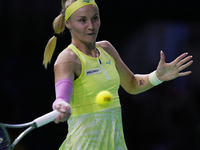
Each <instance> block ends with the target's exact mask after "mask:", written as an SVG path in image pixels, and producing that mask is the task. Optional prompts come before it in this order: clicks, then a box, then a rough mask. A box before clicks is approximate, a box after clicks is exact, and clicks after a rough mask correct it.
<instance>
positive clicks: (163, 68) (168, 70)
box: [156, 51, 193, 81]
mask: <svg viewBox="0 0 200 150" xmlns="http://www.w3.org/2000/svg"><path fill="white" fill-rule="evenodd" d="M187 55H188V53H183V54H182V55H180V56H179V57H177V58H176V59H175V60H174V61H172V62H170V63H166V62H165V54H164V53H163V51H161V52H160V62H159V64H158V67H157V71H156V76H157V78H158V79H159V80H161V81H169V80H172V79H175V78H177V77H180V76H187V75H189V74H190V73H191V71H185V72H181V71H182V70H184V69H185V68H187V67H189V66H190V65H191V64H192V63H193V61H192V60H191V59H192V56H187ZM186 56H187V57H186Z"/></svg>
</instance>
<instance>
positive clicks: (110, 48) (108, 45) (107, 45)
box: [96, 40, 119, 61]
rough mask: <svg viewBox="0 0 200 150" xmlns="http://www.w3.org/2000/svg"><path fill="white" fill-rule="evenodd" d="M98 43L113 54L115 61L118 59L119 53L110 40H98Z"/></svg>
mask: <svg viewBox="0 0 200 150" xmlns="http://www.w3.org/2000/svg"><path fill="white" fill-rule="evenodd" d="M96 45H98V46H100V47H101V48H102V49H104V50H105V51H106V52H107V53H108V54H109V55H110V56H112V57H113V58H114V59H115V61H116V60H117V59H118V57H119V54H118V52H117V50H116V49H115V48H114V46H113V45H112V44H111V43H110V42H109V41H106V40H103V41H99V42H96Z"/></svg>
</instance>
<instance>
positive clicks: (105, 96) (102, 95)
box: [96, 91, 113, 107]
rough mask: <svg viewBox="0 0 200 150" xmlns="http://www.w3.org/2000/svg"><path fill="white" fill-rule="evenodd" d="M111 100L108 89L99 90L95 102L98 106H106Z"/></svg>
mask: <svg viewBox="0 0 200 150" xmlns="http://www.w3.org/2000/svg"><path fill="white" fill-rule="evenodd" d="M112 100H113V97H112V94H111V93H110V92H109V91H101V92H99V93H98V94H97V96H96V103H97V104H98V105H99V106H102V107H105V106H108V105H109V104H110V103H111V102H112Z"/></svg>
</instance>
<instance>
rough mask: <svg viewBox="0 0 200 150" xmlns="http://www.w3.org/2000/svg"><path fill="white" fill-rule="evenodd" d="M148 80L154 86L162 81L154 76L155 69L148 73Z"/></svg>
mask: <svg viewBox="0 0 200 150" xmlns="http://www.w3.org/2000/svg"><path fill="white" fill-rule="evenodd" d="M149 81H150V82H151V84H152V85H154V86H156V85H158V84H161V83H162V82H163V81H161V80H159V79H158V78H157V76H156V71H153V72H152V73H150V74H149Z"/></svg>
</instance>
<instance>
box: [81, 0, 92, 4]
mask: <svg viewBox="0 0 200 150" xmlns="http://www.w3.org/2000/svg"><path fill="white" fill-rule="evenodd" d="M90 1H92V0H83V1H82V2H86V3H89V2H90Z"/></svg>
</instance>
